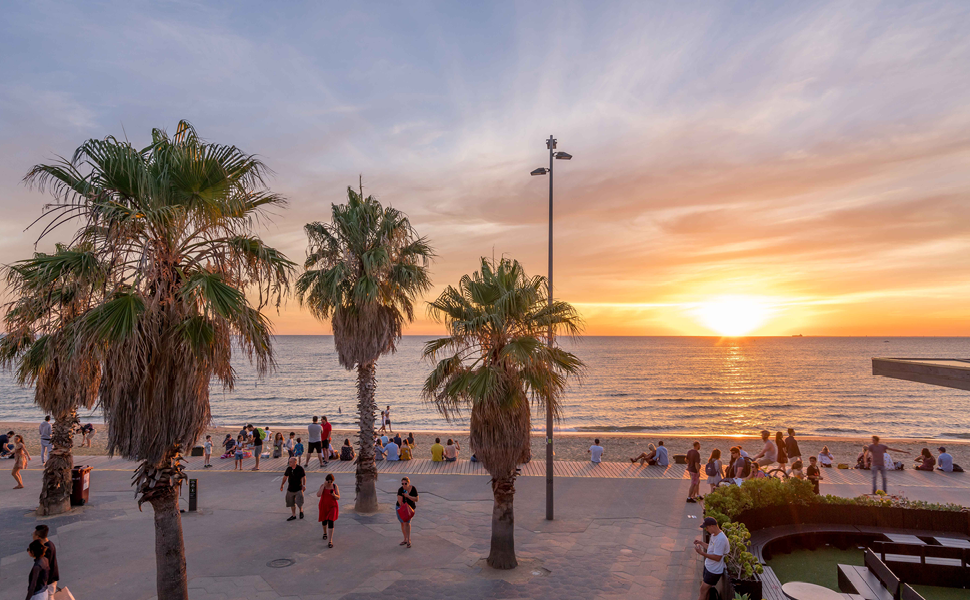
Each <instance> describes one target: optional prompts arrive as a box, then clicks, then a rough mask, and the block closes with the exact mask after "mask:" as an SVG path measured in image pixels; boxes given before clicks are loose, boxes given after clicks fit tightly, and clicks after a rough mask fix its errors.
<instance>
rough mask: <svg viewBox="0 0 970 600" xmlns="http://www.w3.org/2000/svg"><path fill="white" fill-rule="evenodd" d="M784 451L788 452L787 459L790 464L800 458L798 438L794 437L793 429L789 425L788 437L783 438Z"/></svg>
mask: <svg viewBox="0 0 970 600" xmlns="http://www.w3.org/2000/svg"><path fill="white" fill-rule="evenodd" d="M785 451H786V452H788V460H789V461H791V464H795V461H796V460H801V459H802V451H801V450H800V449H799V448H798V440H796V439H795V430H794V429H792V428H791V427H789V428H788V437H786V438H785Z"/></svg>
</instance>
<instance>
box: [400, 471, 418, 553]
mask: <svg viewBox="0 0 970 600" xmlns="http://www.w3.org/2000/svg"><path fill="white" fill-rule="evenodd" d="M417 504H418V488H416V487H414V486H413V485H411V480H410V479H408V478H407V477H405V478H403V479H401V487H399V488H398V490H397V507H396V508H397V520H398V521H400V522H401V533H403V534H404V541H403V542H401V543H400V545H401V546H407V547H408V548H410V547H411V519H412V518H414V511H415V509H416V508H417Z"/></svg>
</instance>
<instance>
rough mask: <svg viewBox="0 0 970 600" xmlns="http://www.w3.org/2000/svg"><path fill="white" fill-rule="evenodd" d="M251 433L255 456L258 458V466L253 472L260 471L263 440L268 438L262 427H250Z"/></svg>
mask: <svg viewBox="0 0 970 600" xmlns="http://www.w3.org/2000/svg"><path fill="white" fill-rule="evenodd" d="M249 431H250V432H251V433H252V434H253V456H255V457H256V466H255V467H253V468H252V469H251V470H252V471H258V470H259V457H260V455H261V454H262V453H263V439H264V438H265V437H266V431H265V430H264V429H263V428H262V427H253V426H252V425H250V426H249Z"/></svg>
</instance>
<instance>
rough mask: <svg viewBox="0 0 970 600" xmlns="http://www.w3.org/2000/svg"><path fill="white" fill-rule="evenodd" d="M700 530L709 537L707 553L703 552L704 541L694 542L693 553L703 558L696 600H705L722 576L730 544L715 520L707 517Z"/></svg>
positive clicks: (697, 540)
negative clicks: (699, 587) (698, 592)
mask: <svg viewBox="0 0 970 600" xmlns="http://www.w3.org/2000/svg"><path fill="white" fill-rule="evenodd" d="M701 529H703V530H705V531H707V533H709V534H710V535H711V539H710V541H708V542H707V551H705V550H704V541H703V540H700V539H696V540H694V552H697V553H698V554H699V555H701V556H703V557H704V574H703V576H702V579H701V591H700V594H699V595H698V596H697V600H707V598H708V594H710V591H711V588H712V587H714V586H715V585H717V582H718V581H720V580H721V576H722V575H723V574H724V564H725V561H724V557H725V556H727V554H728V553H729V552H730V551H731V542H730V541H729V540H728V538H727V535H725V534H724V532H723V531H721V528H720V527H719V526H718V524H717V519H715V518H714V517H707V518H706V519H704V522H703V523H701Z"/></svg>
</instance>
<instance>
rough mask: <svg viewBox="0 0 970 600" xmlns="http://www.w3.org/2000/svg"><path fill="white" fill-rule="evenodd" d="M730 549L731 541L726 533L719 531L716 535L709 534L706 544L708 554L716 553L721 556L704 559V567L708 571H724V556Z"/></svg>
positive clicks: (716, 572)
mask: <svg viewBox="0 0 970 600" xmlns="http://www.w3.org/2000/svg"><path fill="white" fill-rule="evenodd" d="M730 551H731V542H729V541H728V538H727V535H725V534H724V532H723V531H722V532H720V533H719V534H717V535H712V536H711V541H710V542H708V544H707V553H708V554H717V555H718V556H720V557H721V560H711V559H709V558H705V559H704V568H705V569H707V572H708V573H714V574H715V575H716V574H718V573H723V572H724V557H725V556H727V553H728V552H730Z"/></svg>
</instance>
